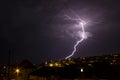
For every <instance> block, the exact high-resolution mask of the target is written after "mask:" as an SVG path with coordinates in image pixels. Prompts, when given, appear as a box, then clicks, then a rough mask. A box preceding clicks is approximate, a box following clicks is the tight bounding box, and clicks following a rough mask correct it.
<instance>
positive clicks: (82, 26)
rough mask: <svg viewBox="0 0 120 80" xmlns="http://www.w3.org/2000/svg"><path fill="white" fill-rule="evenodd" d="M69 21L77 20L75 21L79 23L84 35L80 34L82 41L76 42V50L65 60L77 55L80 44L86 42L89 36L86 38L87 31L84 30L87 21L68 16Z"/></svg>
mask: <svg viewBox="0 0 120 80" xmlns="http://www.w3.org/2000/svg"><path fill="white" fill-rule="evenodd" d="M66 17H67V18H68V19H70V20H75V21H79V24H78V25H79V27H81V29H82V33H81V34H79V37H81V39H80V40H78V41H77V42H76V44H75V45H74V50H73V51H72V53H71V54H70V55H68V56H67V57H66V58H65V59H68V58H70V57H72V56H73V55H74V54H75V52H76V50H77V49H76V47H77V46H78V45H79V44H80V43H82V42H83V40H85V39H86V38H87V36H86V33H85V29H84V25H85V24H86V23H85V21H83V20H82V19H80V18H79V19H72V18H71V17H69V16H66Z"/></svg>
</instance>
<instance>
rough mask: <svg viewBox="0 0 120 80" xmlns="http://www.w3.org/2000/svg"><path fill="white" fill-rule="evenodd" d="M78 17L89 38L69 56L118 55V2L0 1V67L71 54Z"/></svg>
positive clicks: (119, 37)
mask: <svg viewBox="0 0 120 80" xmlns="http://www.w3.org/2000/svg"><path fill="white" fill-rule="evenodd" d="M76 14H77V15H79V16H80V17H81V18H82V19H84V20H85V21H88V23H87V24H86V26H85V30H86V31H87V32H89V34H90V37H88V38H87V39H86V40H84V41H83V42H82V43H81V44H80V45H79V46H78V47H77V52H76V53H75V55H74V56H73V58H76V57H83V56H97V55H103V54H109V53H113V52H120V31H119V30H120V1H119V0H12V1H11V2H10V0H8V1H7V0H3V1H0V64H6V63H7V62H8V54H9V51H10V52H11V62H12V63H17V62H19V61H22V60H24V59H28V60H30V61H31V62H32V63H35V64H39V63H41V62H44V61H47V60H60V59H64V58H65V57H66V56H68V55H69V54H71V52H72V51H73V46H74V44H75V42H76V41H77V39H76V31H77V29H76V28H75V24H76V22H75V21H70V20H67V19H66V15H69V16H70V17H72V18H76Z"/></svg>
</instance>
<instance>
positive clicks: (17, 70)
mask: <svg viewBox="0 0 120 80" xmlns="http://www.w3.org/2000/svg"><path fill="white" fill-rule="evenodd" d="M15 72H16V73H17V76H18V75H19V73H20V69H18V68H17V69H16V70H15Z"/></svg>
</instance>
